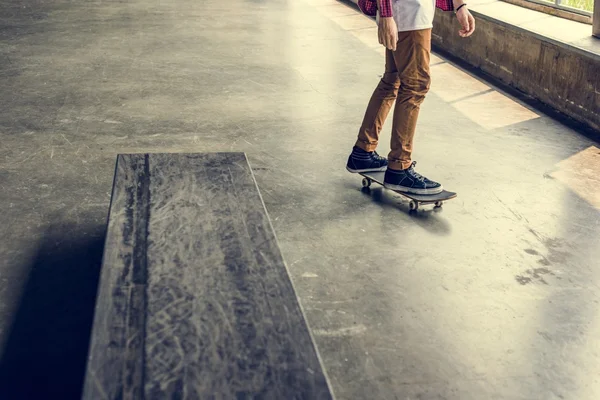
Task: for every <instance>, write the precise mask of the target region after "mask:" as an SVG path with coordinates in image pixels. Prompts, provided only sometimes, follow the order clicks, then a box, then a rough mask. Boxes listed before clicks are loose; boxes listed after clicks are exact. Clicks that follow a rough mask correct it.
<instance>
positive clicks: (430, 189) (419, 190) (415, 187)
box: [383, 161, 444, 194]
mask: <svg viewBox="0 0 600 400" xmlns="http://www.w3.org/2000/svg"><path fill="white" fill-rule="evenodd" d="M415 165H417V162H416V161H413V163H412V165H411V166H410V167H409V168H408V169H404V170H400V171H399V170H395V169H390V168H388V169H387V171H386V172H385V178H384V181H383V183H384V186H385V187H386V188H388V189H392V190H398V191H400V192H407V193H414V194H438V193H441V192H442V191H443V190H444V188H443V187H442V185H440V184H439V183H437V182H434V181H431V180H429V179H427V178H425V177H424V176H422V175H421V174H419V173H417V172H416V171H415Z"/></svg>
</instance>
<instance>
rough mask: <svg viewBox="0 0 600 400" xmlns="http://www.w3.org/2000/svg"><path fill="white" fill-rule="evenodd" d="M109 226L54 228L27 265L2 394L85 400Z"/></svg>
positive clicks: (4, 362)
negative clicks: (89, 351)
mask: <svg viewBox="0 0 600 400" xmlns="http://www.w3.org/2000/svg"><path fill="white" fill-rule="evenodd" d="M104 232H105V228H104V227H97V228H93V227H92V228H90V227H85V228H84V229H82V227H79V226H65V225H63V224H61V225H60V226H53V227H50V228H49V229H48V230H47V231H46V233H45V237H44V239H42V242H41V243H40V246H39V248H38V251H37V254H36V255H35V257H34V259H33V261H32V264H31V265H24V266H23V268H26V269H28V270H29V271H30V272H29V277H28V280H27V282H26V284H25V286H24V288H23V292H22V297H21V302H20V304H19V306H18V308H17V310H16V311H15V314H14V319H13V324H12V326H11V328H10V331H9V332H10V333H9V334H8V336H7V342H6V343H5V347H4V353H3V354H2V358H1V359H0V393H1V395H0V397H1V398H2V399H7V400H8V399H63V400H65V399H80V398H81V392H82V387H83V378H84V375H85V368H86V359H87V353H88V346H89V340H90V333H91V328H92V322H93V316H94V308H95V302H96V291H97V285H98V280H99V275H100V268H101V263H102V252H103V248H104Z"/></svg>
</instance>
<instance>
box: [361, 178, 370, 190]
mask: <svg viewBox="0 0 600 400" xmlns="http://www.w3.org/2000/svg"><path fill="white" fill-rule="evenodd" d="M362 185H363V187H366V188H368V187H369V186H371V180H370V179H368V178H363V180H362Z"/></svg>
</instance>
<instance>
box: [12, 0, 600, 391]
mask: <svg viewBox="0 0 600 400" xmlns="http://www.w3.org/2000/svg"><path fill="white" fill-rule="evenodd" d="M223 3H224V2H221V1H218V0H205V1H202V2H196V1H191V0H173V1H170V2H165V1H157V0H132V1H129V2H101V1H89V2H71V1H67V0H54V1H51V2H43V3H42V2H34V1H32V0H24V1H17V0H8V1H4V2H2V11H1V12H0V26H1V27H2V29H1V30H0V40H1V42H0V44H1V45H0V94H1V96H0V135H1V136H0V139H1V142H0V143H1V145H0V188H1V189H2V190H1V192H0V204H2V214H1V215H0V238H1V239H2V240H1V241H0V260H1V263H0V343H2V355H1V362H0V393H1V394H2V398H3V399H21V398H51V397H50V396H55V395H60V396H61V397H60V398H64V399H67V398H78V397H79V396H80V394H81V384H82V382H83V374H84V368H85V356H86V352H87V346H88V342H89V333H90V328H91V321H92V312H93V307H94V301H95V289H96V285H97V282H98V274H99V265H100V257H101V254H102V246H103V237H104V233H105V223H106V216H107V212H108V206H109V201H110V189H111V184H112V179H113V172H114V165H115V160H116V154H117V153H127V152H212V151H244V152H246V153H247V154H248V157H249V159H250V163H251V165H252V167H253V168H254V170H255V175H256V180H257V182H258V185H259V187H260V190H261V193H262V196H263V198H264V201H265V203H266V206H267V209H268V212H269V215H270V217H271V219H272V222H273V226H274V229H275V232H276V234H277V236H278V239H279V243H280V247H281V250H282V253H283V256H284V258H285V259H286V261H287V264H288V267H289V269H290V271H291V274H292V279H293V281H294V284H295V286H296V289H297V291H298V295H299V298H300V301H301V304H302V306H303V308H304V311H305V313H306V315H307V319H308V323H309V324H310V326H311V328H312V331H313V335H314V338H315V341H316V344H317V347H318V351H319V353H320V356H321V357H322V359H323V362H324V365H325V368H326V372H327V374H328V376H329V378H330V380H331V383H332V387H333V390H334V392H335V395H336V397H337V398H338V399H415V398H420V399H477V400H480V399H573V400H575V399H576V400H584V399H586V400H587V399H590V400H591V399H598V398H600V377H599V375H600V374H599V371H600V339H599V338H600V272H599V271H598V270H599V267H600V181H599V179H600V178H598V177H599V176H600V145H599V144H598V143H595V142H593V141H591V140H590V139H587V138H586V137H585V136H583V135H581V134H579V133H577V132H575V131H573V130H571V129H569V128H567V127H566V126H565V125H563V124H561V122H559V121H556V120H553V119H550V118H549V117H547V116H545V115H543V114H542V113H540V112H539V111H536V110H535V109H531V108H530V107H528V106H526V105H524V104H523V103H521V102H519V101H517V100H515V99H513V98H512V97H510V96H509V95H507V94H506V93H504V92H502V91H501V90H499V89H497V88H495V87H493V86H491V85H490V84H488V83H486V82H485V81H482V80H480V79H478V78H476V77H473V76H472V75H470V74H469V73H467V72H465V71H463V70H461V69H459V68H457V67H456V66H454V65H452V64H451V63H449V62H447V61H446V60H444V59H442V58H440V57H434V58H433V60H432V65H433V66H432V72H433V86H432V90H431V92H430V94H429V95H428V98H427V99H426V101H425V103H424V105H423V108H422V114H421V119H420V122H419V127H418V130H419V131H418V134H417V138H416V144H415V146H416V150H415V155H414V156H415V159H416V160H417V161H418V168H419V170H420V171H421V172H422V173H424V174H426V175H428V176H430V177H432V178H434V179H438V180H440V181H441V182H442V183H443V184H444V185H445V186H446V187H447V188H448V189H449V190H452V191H456V192H458V196H459V197H458V198H457V199H455V200H452V201H450V202H448V203H447V204H446V205H445V206H444V208H443V210H441V211H439V212H434V211H430V210H424V211H422V212H419V213H417V214H409V213H408V212H407V211H408V205H407V204H406V203H405V202H404V201H402V200H401V199H400V198H399V197H398V196H394V194H393V193H390V192H385V191H382V190H380V189H377V188H374V189H373V190H372V191H371V192H369V193H367V192H363V191H361V185H360V178H359V177H358V176H355V175H351V174H349V173H348V172H346V170H345V161H346V157H347V155H348V152H349V151H350V149H351V146H352V144H353V142H354V140H355V137H356V133H357V129H358V126H359V125H360V122H361V118H362V116H363V113H364V109H365V107H366V104H367V101H368V98H369V96H370V94H371V92H372V90H373V89H374V87H375V85H376V84H377V80H378V77H379V75H380V74H381V73H382V70H383V56H382V49H381V47H380V46H378V44H377V41H376V36H374V34H375V31H374V28H373V22H372V21H371V20H369V19H367V18H364V17H362V16H360V15H358V14H357V13H356V11H355V9H353V8H350V7H348V6H347V5H344V4H343V3H338V2H337V1H334V0H327V1H325V0H295V1H292V0H264V1H242V0H232V1H231V2H230V3H231V4H232V5H234V6H235V7H234V8H233V9H230V7H229V6H227V5H225V4H223ZM465 43H466V45H468V41H466V42H465ZM389 132H390V124H387V125H386V128H385V132H384V134H383V140H382V144H381V153H384V154H385V153H386V152H387V150H388V149H389V147H388V141H389Z"/></svg>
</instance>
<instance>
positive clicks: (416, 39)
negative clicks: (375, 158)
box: [356, 29, 431, 170]
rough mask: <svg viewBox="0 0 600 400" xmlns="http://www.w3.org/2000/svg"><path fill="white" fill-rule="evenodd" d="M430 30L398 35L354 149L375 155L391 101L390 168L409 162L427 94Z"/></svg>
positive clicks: (400, 166) (387, 52)
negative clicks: (392, 110) (420, 109)
mask: <svg viewBox="0 0 600 400" xmlns="http://www.w3.org/2000/svg"><path fill="white" fill-rule="evenodd" d="M430 53H431V29H424V30H419V31H410V32H399V33H398V44H397V46H396V51H391V50H387V51H386V61H385V73H384V75H383V78H381V81H380V82H379V85H378V86H377V88H376V89H375V92H373V95H372V96H371V100H370V101H369V105H368V106H367V111H366V113H365V117H364V119H363V123H362V126H361V128H360V131H359V133H358V141H357V142H356V146H357V147H360V148H361V149H363V150H366V151H374V150H375V148H376V147H377V144H378V143H379V134H380V132H381V128H382V126H383V124H384V122H385V119H386V118H387V116H388V114H389V112H390V109H391V108H392V105H393V104H394V101H396V107H395V108H394V116H393V118H394V120H393V125H392V140H391V151H390V153H389V155H388V160H389V168H391V169H397V170H400V169H406V168H408V167H410V164H411V162H412V159H411V154H412V149H413V138H414V136H415V128H416V126H417V118H418V117H419V108H420V106H421V103H423V100H425V95H426V94H427V92H428V91H429V86H430V83H431V78H430V74H429V58H430Z"/></svg>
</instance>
